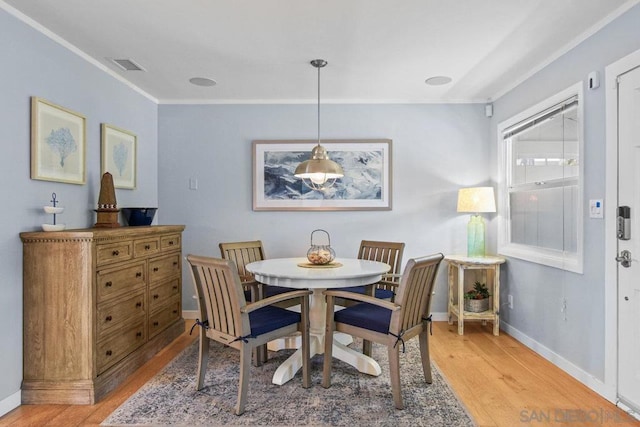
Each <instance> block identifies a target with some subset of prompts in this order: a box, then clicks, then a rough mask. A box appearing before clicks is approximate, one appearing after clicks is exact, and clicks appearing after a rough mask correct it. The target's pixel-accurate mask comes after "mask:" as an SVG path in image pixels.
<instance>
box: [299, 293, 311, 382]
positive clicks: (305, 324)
mask: <svg viewBox="0 0 640 427" xmlns="http://www.w3.org/2000/svg"><path fill="white" fill-rule="evenodd" d="M300 321H301V322H302V387H304V388H309V387H311V367H310V365H311V361H310V359H311V349H310V348H309V346H310V342H309V298H308V297H307V298H303V299H302V307H300Z"/></svg>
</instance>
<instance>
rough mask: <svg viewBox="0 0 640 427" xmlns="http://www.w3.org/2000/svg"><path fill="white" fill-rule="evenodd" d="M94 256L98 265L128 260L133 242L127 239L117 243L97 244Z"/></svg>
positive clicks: (131, 255)
mask: <svg viewBox="0 0 640 427" xmlns="http://www.w3.org/2000/svg"><path fill="white" fill-rule="evenodd" d="M96 258H97V259H96V263H97V264H98V266H101V265H106V264H112V263H114V262H120V261H127V260H130V259H132V258H133V242H131V241H130V240H127V241H123V242H118V243H109V244H106V245H97V246H96Z"/></svg>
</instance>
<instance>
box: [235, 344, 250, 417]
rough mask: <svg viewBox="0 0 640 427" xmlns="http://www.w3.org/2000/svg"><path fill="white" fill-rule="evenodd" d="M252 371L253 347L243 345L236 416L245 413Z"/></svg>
mask: <svg viewBox="0 0 640 427" xmlns="http://www.w3.org/2000/svg"><path fill="white" fill-rule="evenodd" d="M250 369H251V346H250V345H247V344H243V345H242V347H241V348H240V381H239V384H238V403H237V404H236V407H235V414H236V415H242V414H243V413H244V405H245V404H246V403H247V391H248V388H249V370H250Z"/></svg>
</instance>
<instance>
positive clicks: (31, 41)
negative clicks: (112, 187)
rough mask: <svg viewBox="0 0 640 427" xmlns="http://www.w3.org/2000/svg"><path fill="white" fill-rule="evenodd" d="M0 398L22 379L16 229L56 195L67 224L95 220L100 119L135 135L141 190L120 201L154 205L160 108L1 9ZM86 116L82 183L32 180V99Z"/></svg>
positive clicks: (27, 226)
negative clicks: (85, 176)
mask: <svg viewBox="0 0 640 427" xmlns="http://www.w3.org/2000/svg"><path fill="white" fill-rule="evenodd" d="M0 57H1V58H2V63H1V66H0V126H1V129H2V133H1V135H2V136H1V137H0V138H2V140H1V142H0V144H1V145H2V156H0V171H2V191H1V192H0V199H1V200H2V204H3V206H4V207H3V208H2V209H0V218H1V220H0V254H1V256H0V271H2V275H1V276H2V279H1V280H0V325H2V328H0V371H1V372H2V374H1V377H2V379H1V380H0V402H2V400H3V399H5V398H7V397H8V396H11V395H13V394H14V393H16V392H18V391H19V390H20V382H21V381H22V244H21V242H20V238H19V236H18V233H20V232H21V231H33V230H37V229H39V228H40V224H42V223H45V222H50V220H51V217H50V216H49V215H45V213H44V212H43V211H42V206H44V205H49V204H50V203H49V200H51V193H52V192H55V193H56V194H57V196H58V199H59V200H60V202H61V205H62V206H64V207H65V208H66V209H65V212H64V213H63V214H62V215H60V216H59V217H58V221H59V222H60V223H65V224H66V225H67V227H68V228H83V227H88V226H91V225H93V224H94V223H95V221H96V218H95V213H94V212H93V211H92V209H95V208H96V204H97V201H98V200H97V197H98V192H99V186H100V123H103V122H104V123H110V124H113V125H116V126H119V127H122V128H124V129H128V130H131V131H132V132H134V133H135V134H137V135H138V143H139V147H138V189H137V190H133V191H132V190H117V191H116V193H117V194H116V196H117V200H118V204H119V205H120V206H131V205H150V206H153V205H155V204H156V203H157V175H158V173H157V165H158V160H157V130H158V125H157V105H156V104H155V103H154V102H152V101H150V100H149V99H147V98H145V97H143V96H142V95H140V94H139V93H137V92H134V91H133V90H131V89H130V88H128V87H126V86H125V85H123V84H122V83H121V82H119V81H117V80H116V79H114V78H112V77H110V76H109V75H107V74H105V73H104V72H103V71H101V70H99V69H98V68H96V67H95V66H93V65H91V64H89V63H88V62H87V61H85V60H84V59H81V58H80V57H79V56H77V55H76V54H74V53H72V52H70V51H69V50H68V49H66V48H64V47H62V46H60V45H59V44H57V43H55V42H54V41H52V40H51V39H49V38H47V37H45V36H43V35H42V34H41V33H40V32H38V31H36V30H34V29H32V28H31V27H29V26H28V25H25V24H24V23H22V22H21V21H19V20H18V19H16V18H15V17H13V16H11V15H10V14H8V13H7V12H5V11H4V10H0ZM31 96H38V97H42V98H44V99H47V100H49V101H51V102H53V103H55V104H58V105H61V106H64V107H67V108H69V109H71V110H74V111H77V112H79V113H82V114H83V115H85V116H86V118H87V146H86V167H87V183H86V184H85V185H73V184H62V183H55V182H46V181H36V180H31V179H30V173H29V171H30V97H31Z"/></svg>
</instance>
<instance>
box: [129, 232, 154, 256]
mask: <svg viewBox="0 0 640 427" xmlns="http://www.w3.org/2000/svg"><path fill="white" fill-rule="evenodd" d="M158 252H160V239H159V238H157V237H155V238H152V239H142V240H135V241H134V242H133V256H135V257H136V258H140V257H144V256H148V255H154V254H157V253H158Z"/></svg>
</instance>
